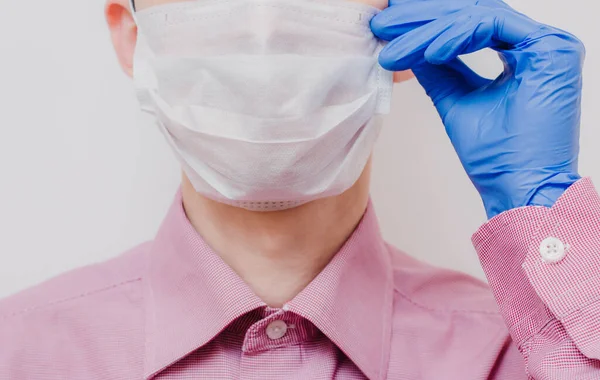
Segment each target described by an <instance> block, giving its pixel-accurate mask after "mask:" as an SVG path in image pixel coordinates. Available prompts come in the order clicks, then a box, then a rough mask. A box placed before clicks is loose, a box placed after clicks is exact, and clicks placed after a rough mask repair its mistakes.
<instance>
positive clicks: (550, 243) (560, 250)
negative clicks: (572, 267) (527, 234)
mask: <svg viewBox="0 0 600 380" xmlns="http://www.w3.org/2000/svg"><path fill="white" fill-rule="evenodd" d="M540 253H541V254H542V260H544V261H545V262H547V263H557V262H559V261H560V260H562V259H563V258H564V257H565V255H566V252H565V245H564V244H563V242H562V241H560V240H558V239H557V238H554V237H549V238H547V239H544V241H542V243H541V244H540Z"/></svg>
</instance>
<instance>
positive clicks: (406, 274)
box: [388, 245, 500, 316]
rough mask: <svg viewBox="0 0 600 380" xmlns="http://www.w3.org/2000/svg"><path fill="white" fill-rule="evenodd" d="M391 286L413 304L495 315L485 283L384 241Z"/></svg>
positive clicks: (494, 304) (496, 311)
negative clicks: (424, 259)
mask: <svg viewBox="0 0 600 380" xmlns="http://www.w3.org/2000/svg"><path fill="white" fill-rule="evenodd" d="M388 249H389V252H390V254H391V258H392V266H393V273H394V288H395V291H396V293H397V294H398V295H400V296H401V297H404V298H406V299H407V300H410V301H411V302H412V303H414V304H415V305H416V306H419V307H421V308H423V309H426V310H430V311H439V312H458V313H460V312H473V313H487V314H491V315H498V316H500V314H499V311H498V306H497V304H496V302H495V300H494V297H493V294H492V292H491V290H490V288H489V286H488V285H487V284H486V283H485V282H483V281H481V280H479V279H477V278H475V277H473V276H470V275H468V274H466V273H462V272H458V271H455V270H451V269H446V268H440V267H436V266H434V265H431V264H428V263H425V262H423V261H420V260H418V259H416V258H414V257H411V256H409V255H408V254H406V253H404V252H402V251H401V250H399V249H397V248H395V247H393V246H390V245H388Z"/></svg>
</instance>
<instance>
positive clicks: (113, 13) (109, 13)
mask: <svg viewBox="0 0 600 380" xmlns="http://www.w3.org/2000/svg"><path fill="white" fill-rule="evenodd" d="M104 14H105V16H106V22H107V24H108V28H109V30H110V36H111V39H112V43H113V47H114V48H115V53H117V58H118V59H119V63H120V64H121V67H122V68H123V71H124V72H125V74H127V75H128V76H129V77H132V76H133V53H134V51H135V44H136V41H137V26H136V25H135V21H134V20H133V16H132V15H131V10H130V9H129V2H128V1H127V0H107V2H106V6H105V8H104Z"/></svg>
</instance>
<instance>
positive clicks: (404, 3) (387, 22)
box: [371, 0, 474, 41]
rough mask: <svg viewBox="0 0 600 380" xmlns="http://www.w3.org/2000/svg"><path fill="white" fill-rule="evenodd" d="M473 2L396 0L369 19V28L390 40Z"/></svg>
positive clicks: (466, 0)
mask: <svg viewBox="0 0 600 380" xmlns="http://www.w3.org/2000/svg"><path fill="white" fill-rule="evenodd" d="M473 2H474V0H460V1H443V2H440V1H436V0H433V1H430V0H401V1H397V2H395V3H394V5H391V6H390V7H388V8H386V9H384V10H383V11H381V12H380V13H379V14H377V15H375V17H373V18H372V19H371V30H372V31H373V34H375V35H376V36H377V37H379V38H381V39H383V40H386V41H391V40H393V39H394V38H396V37H399V36H401V35H403V34H406V33H408V32H410V31H411V30H414V29H416V28H419V27H421V26H423V25H425V24H428V23H430V22H431V21H434V20H436V19H438V18H441V17H444V16H447V15H451V14H454V13H456V12H458V11H460V10H461V9H463V8H465V7H466V6H468V5H470V3H473Z"/></svg>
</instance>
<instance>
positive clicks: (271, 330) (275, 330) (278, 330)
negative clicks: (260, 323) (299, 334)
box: [265, 319, 288, 340]
mask: <svg viewBox="0 0 600 380" xmlns="http://www.w3.org/2000/svg"><path fill="white" fill-rule="evenodd" d="M287 329H288V325H287V323H285V322H284V321H282V320H281V319H278V320H275V321H273V322H271V323H269V325H267V328H266V329H265V332H266V334H267V336H268V337H269V339H271V340H277V339H281V338H283V337H284V336H285V334H286V333H287Z"/></svg>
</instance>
